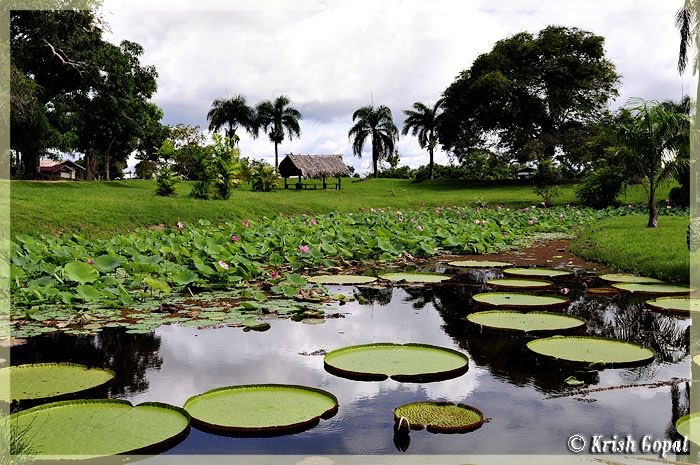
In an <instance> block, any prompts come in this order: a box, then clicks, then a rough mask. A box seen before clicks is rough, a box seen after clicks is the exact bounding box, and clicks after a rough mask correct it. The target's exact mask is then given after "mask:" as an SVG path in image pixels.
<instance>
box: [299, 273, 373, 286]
mask: <svg viewBox="0 0 700 465" xmlns="http://www.w3.org/2000/svg"><path fill="white" fill-rule="evenodd" d="M376 280H377V278H373V277H372V276H360V275H355V274H334V275H321V276H311V277H310V278H309V279H308V281H309V282H310V283H314V284H348V285H353V284H368V283H373V282H375V281H376Z"/></svg>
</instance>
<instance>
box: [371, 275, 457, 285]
mask: <svg viewBox="0 0 700 465" xmlns="http://www.w3.org/2000/svg"><path fill="white" fill-rule="evenodd" d="M451 277H452V276H449V275H445V274H440V273H386V274H383V275H381V276H380V278H382V279H388V280H389V281H393V282H407V283H439V282H440V281H445V280H447V279H450V278H451Z"/></svg>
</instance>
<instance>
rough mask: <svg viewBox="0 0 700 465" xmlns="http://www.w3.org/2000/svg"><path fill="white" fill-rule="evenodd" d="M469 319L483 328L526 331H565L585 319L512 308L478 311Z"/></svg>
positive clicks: (581, 323)
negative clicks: (513, 309) (512, 309)
mask: <svg viewBox="0 0 700 465" xmlns="http://www.w3.org/2000/svg"><path fill="white" fill-rule="evenodd" d="M467 320H468V321H470V322H471V323H473V324H476V325H479V326H481V327H482V328H483V327H486V328H488V329H495V330H502V331H522V332H526V333H534V332H549V331H565V330H568V329H573V328H579V327H581V326H583V325H584V324H586V321H585V320H582V319H581V318H576V317H573V316H568V315H561V314H559V313H548V312H528V313H523V312H516V311H511V310H490V311H487V312H476V313H472V314H470V315H468V316H467Z"/></svg>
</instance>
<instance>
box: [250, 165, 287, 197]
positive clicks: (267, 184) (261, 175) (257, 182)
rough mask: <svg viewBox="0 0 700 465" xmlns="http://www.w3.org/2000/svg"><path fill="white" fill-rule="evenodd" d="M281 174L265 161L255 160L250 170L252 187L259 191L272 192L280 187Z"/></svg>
mask: <svg viewBox="0 0 700 465" xmlns="http://www.w3.org/2000/svg"><path fill="white" fill-rule="evenodd" d="M279 179H280V178H279V175H278V174H277V171H275V169H274V168H273V167H272V166H270V165H268V164H267V163H265V162H263V161H259V162H254V163H253V164H252V166H251V171H250V179H249V182H250V188H251V190H254V191H258V192H270V191H273V190H275V189H277V188H278V187H279Z"/></svg>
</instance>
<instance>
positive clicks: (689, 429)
mask: <svg viewBox="0 0 700 465" xmlns="http://www.w3.org/2000/svg"><path fill="white" fill-rule="evenodd" d="M676 431H678V434H680V435H681V436H685V437H686V438H688V440H689V441H691V442H692V443H693V444H696V445H700V413H697V412H696V413H691V414H690V415H686V416H684V417H680V418H679V419H678V421H676Z"/></svg>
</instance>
